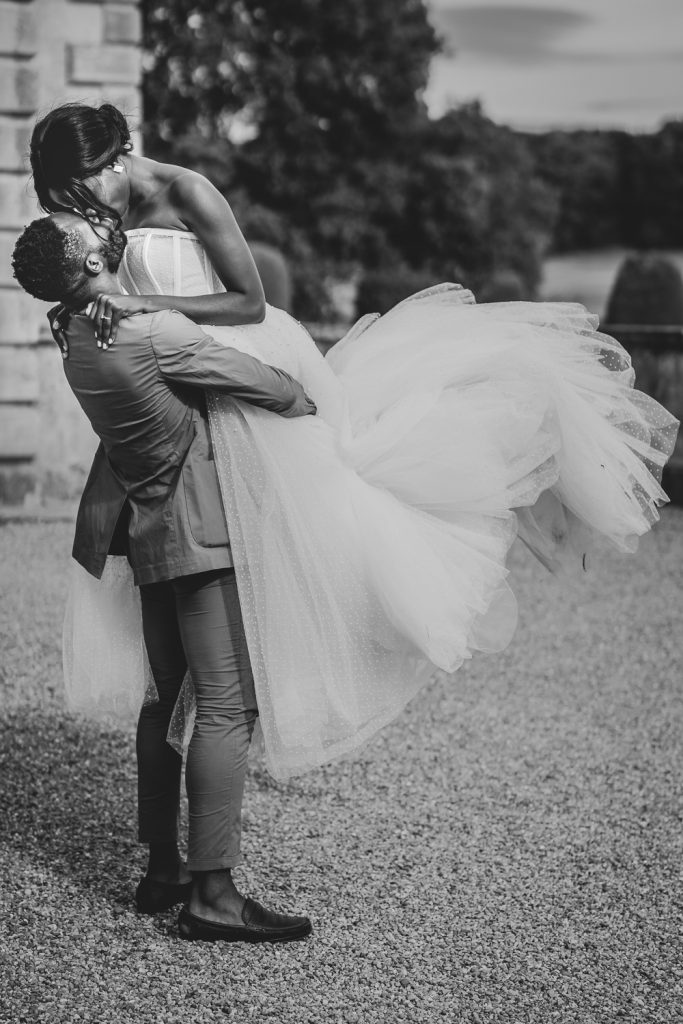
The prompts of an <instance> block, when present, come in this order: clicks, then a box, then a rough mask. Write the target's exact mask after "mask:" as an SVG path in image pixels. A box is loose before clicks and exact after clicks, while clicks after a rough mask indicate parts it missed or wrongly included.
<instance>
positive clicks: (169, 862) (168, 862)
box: [147, 842, 183, 874]
mask: <svg viewBox="0 0 683 1024" xmlns="http://www.w3.org/2000/svg"><path fill="white" fill-rule="evenodd" d="M182 866H183V861H182V859H181V856H180V851H179V850H178V844H177V843H175V842H171V843H150V844H149V858H148V861H147V873H148V874H154V873H158V872H162V873H166V872H173V871H176V870H177V869H178V868H180V867H182Z"/></svg>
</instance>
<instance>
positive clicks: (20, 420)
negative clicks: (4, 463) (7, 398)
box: [0, 404, 40, 460]
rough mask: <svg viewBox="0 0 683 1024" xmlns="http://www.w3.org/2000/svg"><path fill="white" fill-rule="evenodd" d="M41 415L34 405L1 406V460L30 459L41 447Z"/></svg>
mask: <svg viewBox="0 0 683 1024" xmlns="http://www.w3.org/2000/svg"><path fill="white" fill-rule="evenodd" d="M39 440H40V414H39V412H38V409H37V408H36V407H35V406H32V405H5V404H3V405H0V460H2V459H30V458H33V457H34V456H35V455H36V453H37V451H38V447H39Z"/></svg>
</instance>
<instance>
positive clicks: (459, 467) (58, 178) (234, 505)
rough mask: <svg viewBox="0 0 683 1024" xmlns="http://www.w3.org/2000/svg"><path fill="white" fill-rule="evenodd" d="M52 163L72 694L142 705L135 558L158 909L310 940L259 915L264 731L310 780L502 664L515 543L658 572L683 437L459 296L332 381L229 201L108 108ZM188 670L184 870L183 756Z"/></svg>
mask: <svg viewBox="0 0 683 1024" xmlns="http://www.w3.org/2000/svg"><path fill="white" fill-rule="evenodd" d="M86 128H87V131H86ZM32 165H33V171H34V183H35V185H36V190H37V192H38V196H39V199H40V201H41V203H42V205H43V206H44V208H45V209H46V210H48V211H50V212H51V216H50V217H48V218H43V219H41V220H39V221H35V222H34V223H33V224H31V225H29V227H28V228H27V229H26V230H25V232H24V233H23V235H22V236H21V237H20V239H19V240H18V242H17V245H16V247H15V252H14V269H15V276H16V277H17V279H18V281H19V283H20V284H21V285H22V287H24V288H25V289H26V290H27V291H28V292H29V293H30V294H32V295H35V296H36V297H38V298H41V299H47V300H49V301H57V302H60V303H61V304H62V306H63V310H62V313H63V314H66V315H61V316H60V317H59V320H58V321H57V322H56V324H55V334H56V338H57V340H58V341H59V343H60V347H61V349H62V354H63V356H64V360H63V366H64V371H65V373H66V376H67V380H68V382H69V384H70V386H71V388H72V390H73V391H74V393H75V395H76V397H77V398H78V400H79V402H80V403H81V406H82V407H83V409H84V411H85V413H86V415H87V416H88V418H89V420H90V422H91V424H92V425H93V428H94V430H95V432H96V434H97V435H98V436H99V438H100V441H101V444H100V448H99V450H98V453H97V455H96V457H95V462H94V465H93V469H92V471H91V474H90V477H89V479H88V482H87V484H86V487H85V490H84V494H83V498H82V501H81V506H80V509H79V515H78V519H77V525H76V537H75V542H74V550H73V553H74V558H75V560H76V562H77V563H78V564H79V566H80V570H79V574H77V575H76V576H75V577H74V584H73V587H74V588H75V590H76V591H77V592H79V593H80V594H81V596H82V597H83V600H81V602H80V604H79V607H80V608H81V609H82V612H81V614H80V619H78V618H77V621H76V622H75V623H74V626H73V636H72V637H71V643H72V646H73V647H74V648H75V650H76V651H77V652H78V654H79V657H74V659H73V666H72V673H73V675H74V677H75V678H73V679H71V680H70V681H69V685H70V692H71V693H72V694H73V693H78V692H81V693H82V694H83V701H82V702H81V704H80V706H81V707H82V708H84V709H85V710H88V711H89V712H91V713H93V714H95V715H96V714H97V710H98V708H97V703H98V699H99V698H98V699H92V700H91V701H90V705H89V704H88V701H89V694H92V693H93V692H97V693H98V694H102V690H103V688H102V686H101V685H100V686H99V689H98V688H95V690H93V689H92V687H91V679H90V678H88V676H90V677H92V676H93V675H97V676H98V677H102V678H104V679H105V680H106V681H107V686H106V687H104V689H105V690H108V689H110V688H116V687H118V688H119V689H120V690H122V691H123V690H125V689H131V690H134V689H135V687H136V686H138V684H139V681H138V680H133V679H131V678H130V676H129V674H128V673H126V672H119V673H118V674H117V671H116V669H117V665H118V666H119V667H120V664H121V660H122V657H123V654H122V652H121V651H120V650H113V649H112V645H111V641H110V639H109V636H108V632H107V630H106V629H104V630H101V631H99V632H98V633H97V634H96V636H95V637H93V634H92V630H90V629H89V625H90V620H91V619H92V618H94V612H95V609H96V607H97V606H100V607H104V608H105V609H106V614H104V615H101V616H99V618H100V620H101V621H104V622H107V621H108V622H110V623H113V620H114V618H115V616H116V615H117V614H118V613H119V611H120V604H121V602H120V600H118V599H117V602H113V603H109V604H107V594H108V593H109V592H110V589H111V588H110V587H109V583H110V582H111V581H110V579H109V576H110V567H111V563H112V562H113V561H115V560H116V556H121V555H125V558H124V559H121V558H120V557H119V559H118V560H119V561H124V562H125V566H126V571H127V572H128V574H129V583H130V592H131V593H133V594H134V593H135V591H136V589H137V590H138V591H139V594H140V600H141V608H142V615H141V621H139V619H136V618H135V616H133V617H132V618H129V619H128V620H127V621H128V622H129V625H128V629H129V632H130V646H131V648H132V647H134V646H135V645H136V644H137V643H138V640H139V636H138V635H137V634H138V633H139V634H140V636H144V646H145V648H146V653H147V656H148V658H149V664H150V666H151V670H152V674H153V676H154V682H155V686H156V690H157V693H158V701H157V702H156V703H155V704H151V705H146V706H144V707H143V709H142V712H141V714H140V720H139V725H138V742H137V755H138V770H139V780H140V789H139V798H140V839H141V841H142V842H144V843H147V844H149V847H150V860H149V866H148V870H147V874H146V876H145V878H144V879H143V880H142V882H141V884H140V886H139V888H138V896H137V899H138V906H139V907H140V909H141V910H148V911H150V912H153V911H154V910H156V909H162V908H163V907H169V906H171V905H173V904H174V903H176V902H181V901H183V900H186V901H188V904H187V907H185V908H184V909H183V910H182V911H181V916H180V933H181V934H182V935H184V936H185V937H187V938H208V939H212V938H222V939H226V940H228V941H231V940H232V941H235V940H245V941H264V940H265V941H286V940H288V939H290V938H291V939H293V938H300V937H302V936H304V935H306V934H308V933H309V931H310V922H309V921H308V920H307V919H306V918H302V917H289V916H284V915H279V914H275V913H274V912H271V911H267V910H265V909H264V908H262V907H260V906H259V905H258V904H257V903H256V902H255V901H253V900H246V901H245V900H244V899H243V897H242V896H241V895H240V894H239V893H238V892H237V890H236V888H235V886H234V883H233V881H232V876H231V871H232V868H233V867H235V866H236V865H237V864H238V863H239V859H240V853H239V845H240V827H239V825H240V813H241V801H242V787H243V782H244V773H245V766H246V755H247V750H248V747H249V741H250V737H251V734H252V732H253V729H254V728H255V723H256V720H257V716H258V724H259V728H260V730H261V731H262V734H263V739H264V745H265V753H266V759H267V764H268V767H269V769H270V771H271V772H272V773H273V774H274V775H275V776H276V777H278V778H287V777H288V776H290V775H293V774H296V773H298V772H302V771H306V770H309V769H311V768H313V767H316V766H318V765H320V764H324V763H327V762H329V761H332V760H334V759H336V758H339V757H342V756H345V755H347V754H349V753H351V752H352V751H354V750H356V749H357V748H358V747H359V746H360V745H361V744H363V743H364V742H366V741H367V740H368V739H369V738H370V737H371V736H372V735H374V734H375V733H376V732H377V730H378V729H380V728H381V727H382V726H383V725H384V724H386V723H387V722H388V721H390V720H392V719H393V718H395V717H396V715H397V714H398V713H399V712H400V711H401V709H402V708H403V707H404V706H405V704H406V703H407V702H408V701H409V700H410V699H411V698H413V697H414V696H415V695H416V694H417V693H419V691H420V690H421V688H422V687H423V686H424V685H425V684H426V683H427V682H428V681H429V680H430V678H432V676H433V675H434V674H435V673H436V672H437V671H439V670H440V671H442V672H446V673H452V672H455V671H456V670H457V668H458V667H459V666H460V665H461V664H462V663H463V661H464V660H465V659H467V658H470V657H471V656H472V655H473V653H475V652H477V651H487V652H492V651H499V650H502V649H503V648H504V647H505V646H506V644H507V643H508V642H509V640H510V638H511V636H512V634H513V632H514V629H515V625H516V602H515V598H514V595H513V593H512V591H511V589H510V587H509V584H508V582H507V575H508V571H507V567H506V558H507V554H508V551H509V548H510V546H511V544H512V542H513V540H514V538H515V537H520V538H521V539H522V540H523V541H524V543H525V544H526V545H527V547H528V548H529V549H530V550H531V551H532V552H533V554H534V555H535V556H536V557H537V558H539V559H540V560H541V561H542V562H543V564H544V565H546V566H547V567H548V568H549V569H550V570H551V571H557V570H559V569H563V568H567V567H568V568H571V567H572V566H575V565H576V566H579V567H580V566H581V565H582V564H583V562H584V556H585V552H586V550H587V549H588V547H589V545H590V543H591V541H592V539H593V538H595V537H597V536H600V537H606V538H608V539H609V540H610V541H611V542H612V543H613V544H615V545H616V546H617V547H618V548H619V549H621V550H624V551H630V550H633V548H634V546H635V544H636V542H637V538H638V537H639V536H640V535H642V534H643V533H645V532H646V531H647V530H649V529H650V528H651V526H652V525H653V524H654V523H655V522H656V520H657V518H658V511H657V509H658V506H659V505H660V504H662V503H663V502H664V501H666V495H665V494H664V492H663V490H662V489H661V486H660V484H659V480H658V477H659V476H660V473H661V467H662V466H663V464H664V463H665V462H666V459H667V457H668V455H669V454H670V452H671V450H672V447H673V443H674V440H675V435H676V429H677V423H676V421H675V420H674V418H673V417H672V416H671V415H670V414H669V413H668V412H666V410H664V409H663V408H662V407H661V406H659V405H658V404H657V403H656V402H655V401H654V400H652V399H651V398H649V397H648V396H646V395H643V394H641V393H640V392H637V391H635V390H634V387H633V384H634V378H633V372H632V370H631V367H630V360H629V357H628V355H627V354H626V353H625V352H624V350H623V349H622V348H621V346H620V345H619V344H618V343H617V342H616V341H614V339H611V338H608V337H607V336H605V335H601V334H598V333H597V332H596V326H597V319H596V318H595V317H593V316H591V315H590V314H589V313H587V312H586V310H585V309H583V307H581V306H578V305H575V304H564V303H557V304H555V303H527V302H521V303H501V304H490V305H482V306H477V305H475V304H473V299H472V296H471V294H470V293H468V292H466V291H465V290H464V289H462V288H461V287H459V286H456V285H437V286H435V287H434V288H431V289H427V290H425V291H424V292H422V293H418V294H417V295H415V296H411V297H410V298H408V299H406V300H404V301H403V302H401V303H399V304H398V305H397V306H395V307H394V308H393V309H392V310H390V311H389V313H387V314H385V315H384V316H382V317H378V316H366V317H363V318H362V319H361V321H359V323H358V324H357V325H355V327H354V328H352V329H351V331H350V332H349V333H348V335H347V336H346V337H345V338H344V339H342V341H340V342H339V343H338V344H337V345H336V346H334V347H333V348H332V350H331V351H330V353H329V354H328V356H327V357H326V358H323V357H322V356H321V355H320V353H319V352H318V351H317V349H316V347H315V345H314V344H313V342H312V340H311V338H310V336H309V335H308V334H307V332H306V331H305V330H304V328H302V327H301V325H300V324H298V323H297V322H296V321H295V320H293V319H292V318H291V317H289V316H288V315H287V314H286V313H284V312H283V311H282V310H278V309H274V308H273V307H269V306H266V305H265V304H264V302H263V293H262V290H261V288H260V282H259V280H258V274H257V273H256V271H255V268H254V266H253V261H252V260H251V257H250V255H249V251H248V248H247V247H246V243H244V240H243V238H242V236H241V233H240V232H239V229H238V227H237V225H236V223H235V221H234V218H233V217H232V214H231V212H230V208H229V206H228V204H227V203H226V201H225V200H224V198H223V197H222V196H220V194H218V193H217V192H216V190H215V189H213V186H211V185H210V184H209V183H208V182H207V181H206V179H204V178H202V177H201V176H200V175H197V174H195V173H194V172H191V171H187V170H186V169H184V168H179V167H173V166H171V165H166V164H159V163H158V162H156V161H153V160H148V159H146V158H143V157H139V156H136V155H135V154H133V153H132V152H131V150H130V140H129V134H128V130H127V126H126V124H125V119H124V118H123V117H122V115H121V114H120V112H119V111H117V110H116V108H113V107H111V106H110V105H106V104H105V105H104V106H103V107H101V108H97V109H96V108H92V107H84V106H82V105H67V106H65V107H61V108H56V109H55V110H54V111H52V112H51V114H49V115H48V116H47V117H46V118H44V119H43V121H41V122H39V124H38V125H37V126H36V129H35V130H34V135H33V139H32ZM122 228H125V234H124V232H123V230H122ZM126 239H127V245H126ZM198 324H201V325H204V327H203V328H202V327H201V326H197V325H198ZM314 412H315V413H317V414H316V415H312V413H314ZM112 592H113V591H112ZM116 593H117V594H120V590H117V591H116ZM89 616H90V617H91V619H89ZM112 632H113V630H112ZM81 655H82V656H81ZM83 664H87V665H88V666H89V667H88V670H87V671H83V669H82V666H83ZM188 667H189V670H190V674H191V676H192V679H193V684H194V689H195V693H196V698H197V717H196V722H195V726H194V731H193V734H192V739H191V742H190V747H189V751H188V764H187V786H188V800H189V807H190V822H189V827H190V835H189V846H188V860H187V867H185V865H183V864H182V862H181V860H180V857H179V854H178V847H177V812H178V793H179V780H180V770H181V756H180V754H179V752H178V751H177V750H174V749H173V748H172V747H171V746H170V745H169V744H168V742H167V734H168V728H169V724H170V722H171V718H172V714H173V709H174V706H175V703H176V700H177V698H178V694H179V692H180V688H181V685H182V680H183V677H184V675H185V671H186V669H187V668H188ZM98 681H99V682H100V683H101V679H99V680H98ZM109 683H111V687H110V686H109ZM143 689H144V681H143ZM135 692H138V691H137V690H136V691H135ZM75 705H76V706H79V705H78V702H77V701H75ZM188 871H189V872H190V874H191V876H192V881H190V877H189V875H188V874H187V872H188Z"/></svg>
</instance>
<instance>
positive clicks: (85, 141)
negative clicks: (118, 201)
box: [31, 103, 132, 224]
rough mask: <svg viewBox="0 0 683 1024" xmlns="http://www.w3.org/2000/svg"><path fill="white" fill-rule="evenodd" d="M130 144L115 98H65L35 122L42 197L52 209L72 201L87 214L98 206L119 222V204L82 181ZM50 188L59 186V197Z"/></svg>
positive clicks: (34, 159)
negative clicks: (97, 102)
mask: <svg viewBox="0 0 683 1024" xmlns="http://www.w3.org/2000/svg"><path fill="white" fill-rule="evenodd" d="M130 149H132V144H131V141H130V129H129V127H128V122H127V121H126V119H125V117H124V116H123V114H122V113H121V111H120V110H118V109H117V108H116V107H114V106H112V104H111V103H103V104H102V106H101V107H89V106H86V105H85V104H83V103H65V104H64V105H63V106H61V107H55V109H54V110H51V111H50V113H49V114H46V116H45V117H43V118H42V119H41V120H40V121H38V122H37V124H36V126H35V128H34V129H33V134H32V135H31V170H32V171H33V182H34V185H35V190H36V193H37V195H38V201H39V202H40V205H41V206H42V208H43V209H44V210H46V211H47V212H48V213H56V212H58V211H59V210H70V209H73V208H74V207H75V208H76V209H77V210H79V211H80V212H81V213H83V214H85V211H86V210H88V209H92V210H95V212H96V213H97V214H98V215H99V216H100V217H111V218H112V219H113V220H114V222H115V223H116V224H120V222H121V217H120V216H119V214H118V213H117V211H116V210H113V209H112V208H111V207H110V206H107V205H106V204H104V203H103V202H102V201H101V200H100V199H98V198H97V196H96V195H95V194H94V193H93V192H91V190H90V189H89V188H86V186H85V185H84V184H83V182H84V180H85V179H86V178H90V177H92V175H94V174H99V173H100V171H103V170H104V168H105V167H108V166H109V165H110V164H113V163H115V161H116V160H117V159H118V158H119V157H120V156H121V154H122V153H127V152H129V150H130ZM50 189H52V190H54V191H58V192H60V193H61V194H62V195H63V196H64V199H65V202H64V203H56V202H55V201H54V199H53V198H52V197H51V196H50Z"/></svg>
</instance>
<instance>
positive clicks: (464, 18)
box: [432, 4, 592, 63]
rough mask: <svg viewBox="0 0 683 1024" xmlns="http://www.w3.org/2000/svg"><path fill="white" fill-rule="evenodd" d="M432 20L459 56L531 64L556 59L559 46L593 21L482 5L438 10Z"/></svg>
mask: <svg viewBox="0 0 683 1024" xmlns="http://www.w3.org/2000/svg"><path fill="white" fill-rule="evenodd" d="M432 20H433V22H434V24H435V26H436V28H437V29H438V30H439V31H440V32H441V33H442V34H443V36H444V37H445V39H446V42H447V45H448V47H449V49H450V50H452V51H454V52H455V53H456V54H457V53H458V52H467V53H468V54H472V55H475V54H476V55H480V56H483V57H494V58H497V59H498V60H503V61H505V62H510V63H518V62H523V63H528V62H544V61H548V60H554V59H556V58H557V46H556V44H557V43H558V42H559V41H561V40H562V39H564V38H565V37H566V35H567V33H571V32H573V31H574V30H577V29H580V28H583V27H584V26H586V25H587V24H590V22H591V21H592V18H591V17H590V16H589V15H588V14H586V13H583V12H579V11H576V10H570V9H569V8H550V7H530V6H522V5H519V6H503V5H501V4H479V5H477V6H474V5H464V6H460V7H451V8H437V9H435V10H433V11H432Z"/></svg>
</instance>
